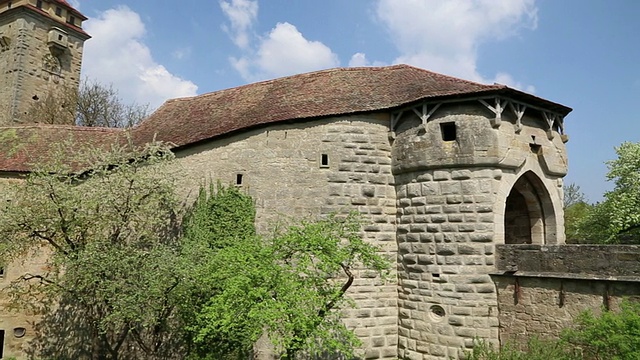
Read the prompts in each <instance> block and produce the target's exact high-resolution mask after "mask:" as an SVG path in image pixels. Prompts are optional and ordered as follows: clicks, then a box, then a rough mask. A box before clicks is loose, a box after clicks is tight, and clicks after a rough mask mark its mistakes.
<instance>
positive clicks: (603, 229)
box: [578, 142, 640, 244]
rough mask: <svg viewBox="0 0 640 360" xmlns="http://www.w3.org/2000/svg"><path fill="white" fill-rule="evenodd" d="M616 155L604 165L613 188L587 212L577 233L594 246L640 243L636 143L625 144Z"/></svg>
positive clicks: (639, 146)
mask: <svg viewBox="0 0 640 360" xmlns="http://www.w3.org/2000/svg"><path fill="white" fill-rule="evenodd" d="M616 154H617V155H618V158H617V159H615V160H612V161H609V162H607V165H608V167H609V172H608V173H607V180H609V181H613V182H614V188H613V190H611V191H608V192H606V193H605V194H604V200H603V201H602V202H600V203H597V204H594V205H593V207H592V208H591V209H589V212H588V215H587V216H586V217H584V218H583V220H582V221H580V222H579V224H578V231H580V232H581V234H584V235H585V236H586V237H587V238H588V239H589V240H590V242H594V243H608V244H615V243H621V242H622V243H640V143H630V142H625V143H623V144H622V145H620V146H619V147H617V148H616Z"/></svg>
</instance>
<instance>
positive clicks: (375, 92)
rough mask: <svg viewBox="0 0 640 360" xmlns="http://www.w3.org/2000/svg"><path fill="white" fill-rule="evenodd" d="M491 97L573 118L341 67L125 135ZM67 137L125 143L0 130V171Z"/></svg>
mask: <svg viewBox="0 0 640 360" xmlns="http://www.w3.org/2000/svg"><path fill="white" fill-rule="evenodd" d="M497 94H505V95H509V96H511V97H514V98H515V99H522V100H523V101H526V102H528V103H531V104H533V105H537V106H539V107H542V108H547V109H550V110H553V111H556V112H559V113H561V114H562V115H566V114H568V113H569V112H570V111H571V109H570V108H568V107H566V106H563V105H560V104H557V103H553V102H550V101H547V100H544V99H541V98H538V97H535V96H533V95H529V94H526V93H523V92H520V91H518V90H514V89H510V88H508V87H507V86H504V85H483V84H479V83H475V82H471V81H466V80H461V79H457V78H454V77H450V76H445V75H441V74H437V73H434V72H431V71H427V70H423V69H419V68H415V67H412V66H408V65H395V66H388V67H365V68H339V69H330V70H323V71H317V72H312V73H307V74H301V75H294V76H289V77H284V78H279V79H275V80H269V81H263V82H258V83H254V84H249V85H244V86H240V87H236V88H231V89H226V90H221V91H216V92H212V93H209V94H204V95H199V96H195V97H191V98H181V99H173V100H169V101H167V102H165V103H164V104H163V105H162V106H161V107H160V108H159V109H158V110H156V111H155V112H154V113H153V114H151V115H150V116H149V117H148V118H147V119H146V120H144V121H143V122H142V123H141V124H140V125H138V126H136V127H135V128H133V129H132V130H131V136H132V139H133V141H134V143H136V144H143V143H145V142H149V141H152V140H153V139H154V138H155V139H156V140H159V141H164V142H168V143H171V144H173V146H175V147H182V146H188V145H191V144H194V143H197V142H200V141H204V140H207V139H211V138H215V137H217V136H221V135H225V134H229V133H232V132H235V131H242V130H246V129H249V128H252V127H256V126H261V125H266V124H271V123H276V122H281V121H297V120H308V119H313V118H318V117H326V116H337V115H342V114H354V113H363V112H369V111H384V110H388V109H394V108H398V107H401V106H404V105H406V104H410V103H412V102H416V101H419V100H423V99H429V98H433V99H436V98H438V99H439V98H442V99H446V98H451V97H458V96H485V95H486V96H490V95H497ZM12 134H13V135H12ZM12 136H13V138H11V137H12ZM69 138H72V139H75V140H76V141H78V142H81V143H88V144H92V145H93V144H95V145H96V146H106V145H108V144H109V143H110V142H114V141H120V140H122V139H123V138H125V136H124V132H123V131H122V130H117V129H97V128H82V127H72V126H71V127H69V126H67V127H63V126H47V125H35V126H22V127H12V128H4V129H2V128H0V171H28V169H29V166H28V163H33V162H34V161H35V160H44V159H46V157H47V154H48V153H49V152H50V150H51V148H52V144H53V143H55V142H60V141H62V140H66V139H69ZM119 139H120V140H119Z"/></svg>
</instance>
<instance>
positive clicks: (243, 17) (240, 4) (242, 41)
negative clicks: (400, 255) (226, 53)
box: [220, 0, 258, 49]
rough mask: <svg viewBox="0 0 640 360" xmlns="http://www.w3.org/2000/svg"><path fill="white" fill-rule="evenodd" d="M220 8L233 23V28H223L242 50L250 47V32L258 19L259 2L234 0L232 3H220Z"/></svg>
mask: <svg viewBox="0 0 640 360" xmlns="http://www.w3.org/2000/svg"><path fill="white" fill-rule="evenodd" d="M220 7H221V8H222V11H223V12H224V14H225V15H226V16H227V18H228V19H229V21H230V22H231V28H229V27H228V26H226V25H225V26H223V27H222V28H223V29H224V30H225V31H226V32H227V33H229V35H230V36H231V38H232V39H233V42H234V43H235V44H236V45H237V46H238V47H240V48H241V49H246V48H247V47H248V46H249V41H250V38H249V36H250V34H249V31H250V30H251V28H252V27H253V23H254V22H255V20H256V18H257V17H258V1H257V0H255V1H252V0H232V1H231V2H227V1H220Z"/></svg>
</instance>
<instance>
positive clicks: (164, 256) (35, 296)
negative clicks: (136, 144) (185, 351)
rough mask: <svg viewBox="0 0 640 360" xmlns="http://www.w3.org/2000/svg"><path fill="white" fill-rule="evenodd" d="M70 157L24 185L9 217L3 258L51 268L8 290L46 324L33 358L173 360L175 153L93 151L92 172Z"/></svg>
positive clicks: (89, 157)
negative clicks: (171, 170) (169, 170)
mask: <svg viewBox="0 0 640 360" xmlns="http://www.w3.org/2000/svg"><path fill="white" fill-rule="evenodd" d="M63 146H72V145H70V144H63ZM63 153H64V152H62V150H61V154H63ZM61 156H62V155H58V156H54V158H53V159H52V161H51V162H50V163H48V164H46V165H41V166H39V167H38V169H37V170H36V171H34V172H33V173H31V174H30V175H29V176H28V177H27V179H26V181H25V182H23V183H20V184H15V186H14V188H13V189H11V191H10V193H11V201H10V202H7V203H6V205H5V206H4V208H3V209H2V210H1V212H0V238H1V239H2V242H1V243H0V257H1V258H3V259H15V258H22V259H26V258H30V257H31V258H33V257H39V258H43V259H46V260H43V261H45V265H44V266H42V267H41V268H39V269H36V268H34V269H31V270H32V271H33V273H26V274H24V275H22V276H21V277H19V278H18V279H17V280H15V281H13V282H12V284H11V286H10V287H9V289H8V291H9V295H10V296H11V297H12V300H13V301H12V303H13V304H14V305H15V306H18V307H20V308H22V309H23V310H24V307H25V306H28V307H29V308H31V309H34V310H37V311H39V312H41V313H42V314H43V321H42V323H41V325H40V328H39V331H41V332H45V333H46V334H41V335H40V336H38V338H39V339H40V340H41V342H40V343H39V344H37V345H38V346H39V348H38V351H39V354H34V355H35V356H42V357H46V358H49V357H55V358H60V359H64V358H78V357H81V355H82V354H85V355H90V356H94V357H95V356H97V357H99V358H105V359H118V358H120V359H123V358H141V357H154V356H156V357H165V358H169V356H166V355H167V354H170V353H173V352H174V351H175V348H176V347H179V346H180V345H179V342H176V341H175V338H172V337H171V336H170V335H171V331H170V329H171V328H172V327H174V326H175V324H173V323H172V321H174V319H175V317H174V316H173V314H174V308H175V306H174V304H175V301H174V300H173V298H172V297H173V294H174V292H175V289H176V288H177V286H178V285H179V283H180V279H179V277H177V276H176V272H175V270H174V269H175V268H176V267H178V266H179V264H177V261H178V260H179V257H178V256H177V255H179V243H178V240H179V237H178V235H179V233H178V231H177V230H178V222H177V220H178V219H179V214H178V213H177V210H176V209H177V207H178V202H177V200H176V196H175V194H174V185H173V182H172V180H171V179H170V178H168V177H167V175H166V174H165V172H164V167H163V165H164V164H165V163H166V162H167V161H168V160H169V159H171V153H170V152H169V151H168V149H167V148H166V147H164V146H163V145H161V144H150V145H148V146H147V147H145V148H143V149H133V148H132V147H130V146H125V147H114V148H113V149H112V150H111V151H108V152H104V151H101V150H86V151H85V152H84V156H83V157H82V159H81V160H80V162H79V164H83V165H86V166H87V167H86V168H87V169H90V170H87V171H84V172H79V171H74V169H72V168H71V167H70V165H69V164H68V161H67V159H63V158H62V157H61ZM149 165H153V166H149ZM77 334H81V335H78V336H75V335H77ZM79 336H85V337H86V339H85V340H84V341H83V340H82V339H79V338H78V337H79ZM49 339H50V340H49ZM132 349H136V350H135V351H133V350H132ZM132 351H133V353H132ZM136 351H137V352H138V353H136Z"/></svg>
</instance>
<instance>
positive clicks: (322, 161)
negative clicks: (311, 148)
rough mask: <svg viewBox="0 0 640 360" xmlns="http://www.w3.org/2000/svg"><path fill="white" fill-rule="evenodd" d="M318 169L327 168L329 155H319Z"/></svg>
mask: <svg viewBox="0 0 640 360" xmlns="http://www.w3.org/2000/svg"><path fill="white" fill-rule="evenodd" d="M320 167H323V168H326V167H329V154H322V155H320Z"/></svg>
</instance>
